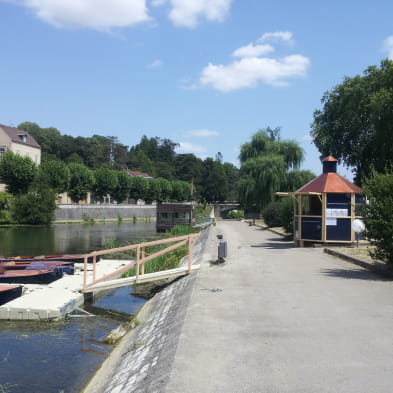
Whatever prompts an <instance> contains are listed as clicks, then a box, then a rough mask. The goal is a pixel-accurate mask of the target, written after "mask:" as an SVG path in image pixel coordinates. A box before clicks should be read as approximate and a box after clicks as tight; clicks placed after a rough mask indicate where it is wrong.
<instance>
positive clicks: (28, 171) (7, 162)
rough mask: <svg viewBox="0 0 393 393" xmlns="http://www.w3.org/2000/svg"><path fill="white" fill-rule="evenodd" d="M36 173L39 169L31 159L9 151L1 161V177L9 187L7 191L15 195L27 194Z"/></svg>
mask: <svg viewBox="0 0 393 393" xmlns="http://www.w3.org/2000/svg"><path fill="white" fill-rule="evenodd" d="M36 171H37V167H36V165H35V164H34V162H33V161H32V160H31V159H30V158H29V157H22V156H20V155H18V154H14V153H12V152H11V151H7V152H6V153H5V154H4V156H3V158H2V160H0V177H1V178H2V179H3V182H4V183H5V184H6V185H7V191H8V192H10V193H11V194H14V195H17V194H23V193H26V192H27V189H28V187H29V185H30V184H31V183H32V182H33V180H34V177H35V175H36Z"/></svg>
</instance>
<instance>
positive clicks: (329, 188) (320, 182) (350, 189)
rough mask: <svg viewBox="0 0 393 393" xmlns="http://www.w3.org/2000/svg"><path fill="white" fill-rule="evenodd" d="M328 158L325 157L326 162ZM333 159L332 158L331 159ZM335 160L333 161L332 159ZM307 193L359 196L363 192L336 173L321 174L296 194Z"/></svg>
mask: <svg viewBox="0 0 393 393" xmlns="http://www.w3.org/2000/svg"><path fill="white" fill-rule="evenodd" d="M329 158H330V157H327V158H326V159H325V160H326V161H333V160H329ZM332 158H333V157H332ZM334 160H335V159H334ZM298 192H299V193H300V192H301V193H307V192H330V193H340V194H341V193H350V194H361V193H362V192H363V191H362V189H361V188H360V187H358V186H357V185H355V184H353V183H351V182H350V181H349V180H347V179H345V178H344V177H342V176H340V175H338V174H337V173H323V174H322V175H320V176H318V177H316V178H315V179H313V180H311V181H310V182H309V183H307V184H306V185H305V186H303V187H301V188H299V189H298V190H297V191H296V193H298Z"/></svg>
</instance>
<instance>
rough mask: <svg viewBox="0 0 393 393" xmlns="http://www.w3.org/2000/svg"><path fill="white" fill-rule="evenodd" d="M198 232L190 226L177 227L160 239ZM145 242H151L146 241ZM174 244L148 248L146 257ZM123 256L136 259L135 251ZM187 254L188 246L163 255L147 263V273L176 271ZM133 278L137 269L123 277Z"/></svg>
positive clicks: (131, 270)
mask: <svg viewBox="0 0 393 393" xmlns="http://www.w3.org/2000/svg"><path fill="white" fill-rule="evenodd" d="M196 232H198V231H197V230H196V229H195V228H191V227H190V226H188V225H177V226H175V227H173V228H172V230H171V231H169V232H166V233H164V234H163V235H162V236H161V237H160V238H161V239H166V238H170V237H175V236H184V235H189V234H192V233H196ZM145 241H149V240H145ZM115 243H116V242H115ZM172 244H175V243H167V244H159V245H156V246H152V247H148V248H147V249H146V254H145V256H148V255H151V254H154V253H156V252H158V251H160V250H163V249H165V248H167V247H169V246H171V245H172ZM116 247H119V245H116ZM123 254H126V255H127V257H128V259H135V258H136V253H135V250H130V251H127V252H126V253H123ZM187 254H188V245H184V246H181V247H179V248H177V249H175V250H173V251H171V252H169V253H168V254H165V255H161V256H159V257H157V258H154V259H152V260H151V261H148V262H146V263H145V273H154V272H157V271H161V270H168V269H174V268H176V267H178V266H179V263H180V261H181V259H182V258H183V257H184V256H186V255H187ZM123 257H124V255H123ZM132 276H135V268H132V269H130V270H128V271H127V272H126V273H124V274H123V276H122V277H132Z"/></svg>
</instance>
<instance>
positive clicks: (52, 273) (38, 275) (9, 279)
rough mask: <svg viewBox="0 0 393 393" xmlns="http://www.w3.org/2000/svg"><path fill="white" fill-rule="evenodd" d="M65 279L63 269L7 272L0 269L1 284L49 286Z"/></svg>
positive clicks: (2, 268)
mask: <svg viewBox="0 0 393 393" xmlns="http://www.w3.org/2000/svg"><path fill="white" fill-rule="evenodd" d="M61 277H63V271H62V270H61V269H57V268H54V269H48V268H45V269H23V270H6V269H5V268H4V267H0V283H11V284H13V283H17V284H49V283H51V282H53V281H56V280H58V279H59V278H61Z"/></svg>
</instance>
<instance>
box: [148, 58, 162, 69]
mask: <svg viewBox="0 0 393 393" xmlns="http://www.w3.org/2000/svg"><path fill="white" fill-rule="evenodd" d="M163 65H164V62H163V61H162V60H161V59H156V60H154V61H153V62H152V63H150V64H148V66H147V68H160V67H162V66H163Z"/></svg>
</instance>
